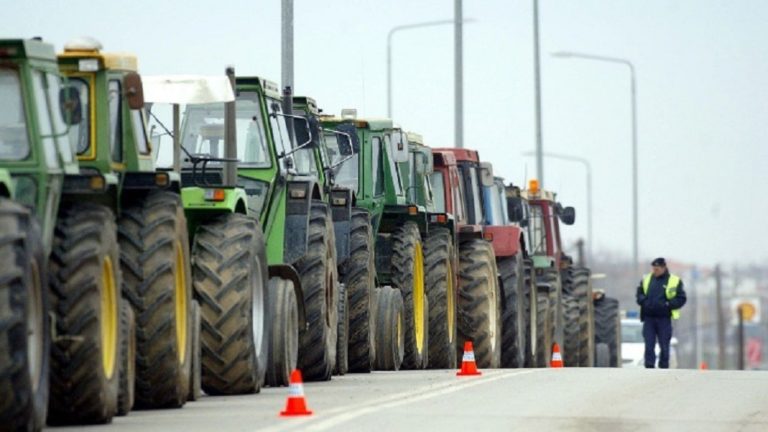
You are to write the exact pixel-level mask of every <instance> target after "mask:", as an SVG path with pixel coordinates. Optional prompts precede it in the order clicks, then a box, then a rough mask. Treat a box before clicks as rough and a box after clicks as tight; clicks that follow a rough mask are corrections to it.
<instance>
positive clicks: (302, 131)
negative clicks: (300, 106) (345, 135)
mask: <svg viewBox="0 0 768 432" xmlns="http://www.w3.org/2000/svg"><path fill="white" fill-rule="evenodd" d="M293 133H294V134H295V135H296V142H297V143H306V145H308V146H310V147H313V148H314V147H317V146H318V140H319V139H320V124H319V123H318V121H317V119H316V118H315V117H314V116H311V117H309V118H307V117H303V116H296V117H294V118H293ZM302 146H303V145H302Z"/></svg>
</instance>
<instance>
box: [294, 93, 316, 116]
mask: <svg viewBox="0 0 768 432" xmlns="http://www.w3.org/2000/svg"><path fill="white" fill-rule="evenodd" d="M293 103H294V105H300V106H302V107H303V108H305V109H306V110H307V111H309V113H310V114H314V115H318V114H320V110H319V109H318V108H317V102H315V100H314V99H312V98H311V97H309V96H294V97H293Z"/></svg>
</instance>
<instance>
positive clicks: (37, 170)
mask: <svg viewBox="0 0 768 432" xmlns="http://www.w3.org/2000/svg"><path fill="white" fill-rule="evenodd" d="M0 58H2V64H3V66H2V67H1V68H0V73H1V74H2V75H1V78H2V90H1V91H2V92H3V100H4V101H5V104H6V105H5V109H4V110H3V116H2V120H0V160H2V165H0V167H2V168H3V169H5V170H6V172H7V173H9V174H10V175H11V177H12V179H13V184H14V185H13V188H12V191H13V192H14V194H15V196H16V199H17V202H18V203H21V204H23V205H25V206H26V207H28V208H30V209H32V212H33V214H34V215H35V216H36V217H35V218H33V219H29V218H26V219H25V217H24V216H23V215H22V214H21V213H19V211H18V209H13V208H11V207H12V206H10V207H5V208H4V209H3V212H2V219H3V221H2V225H3V226H4V227H5V229H7V228H9V227H12V226H14V225H15V226H16V228H15V229H16V233H17V236H18V234H23V236H21V237H20V238H14V237H10V238H7V241H8V243H4V245H3V247H4V251H5V252H4V254H5V255H4V257H5V258H4V259H7V257H8V255H7V254H8V253H14V252H13V251H15V253H16V254H17V257H19V256H25V257H26V258H25V261H26V263H23V262H20V261H19V260H18V259H17V265H18V266H20V267H21V269H22V270H24V271H25V273H23V274H27V273H26V271H27V270H31V273H29V275H30V277H26V276H25V277H22V278H18V277H14V278H8V279H6V278H1V279H2V280H3V281H4V282H3V283H4V284H5V283H7V284H8V285H7V287H8V289H5V290H3V296H6V295H7V296H8V297H4V298H7V299H8V301H9V303H4V304H8V305H9V307H8V308H7V309H6V308H5V307H3V308H2V310H3V311H4V312H3V313H10V314H11V315H12V317H3V320H5V319H6V318H9V319H10V320H9V321H6V322H9V323H12V324H11V326H10V327H8V333H6V334H4V335H3V338H4V339H3V340H4V342H3V346H1V347H0V356H2V357H3V358H5V359H6V360H5V361H2V362H1V364H2V368H3V370H4V371H6V372H7V373H5V372H4V373H2V374H0V376H1V377H2V378H0V379H2V383H0V386H2V388H1V389H0V394H2V395H3V396H2V397H0V416H1V417H2V423H3V424H5V425H15V426H13V428H19V429H39V428H41V427H42V425H43V423H44V421H45V418H46V415H47V419H48V422H49V423H51V424H63V423H103V422H108V421H110V420H111V419H112V416H113V415H114V414H115V413H116V412H117V411H118V394H119V388H120V383H119V380H120V377H121V370H120V369H121V359H122V358H123V356H122V353H121V349H120V343H121V339H123V335H122V334H121V332H120V330H121V325H120V322H119V321H120V319H119V317H120V314H121V301H120V284H121V276H120V274H121V273H120V267H119V265H120V255H119V248H118V242H117V226H116V222H115V202H114V197H115V194H116V192H115V190H116V185H117V177H116V176H112V175H110V174H105V173H101V172H98V171H97V170H91V169H88V168H85V167H83V168H78V164H77V160H76V148H74V146H73V144H74V143H73V141H74V140H72V136H73V135H74V134H76V133H77V131H78V129H80V128H85V127H84V126H83V125H82V122H81V121H80V120H85V119H84V118H81V117H84V116H85V115H88V113H87V112H86V111H83V110H82V109H81V105H80V103H81V99H79V98H78V92H77V90H76V89H73V88H72V87H63V86H62V84H61V77H60V73H59V69H58V65H57V62H56V56H55V53H54V50H53V47H52V46H51V45H49V44H46V43H43V42H41V41H39V40H2V41H0ZM128 99H131V100H132V103H133V102H135V100H134V98H128ZM89 105H90V104H89ZM65 118H68V120H69V121H68V122H65V120H64V119H65ZM67 123H71V124H77V123H81V124H79V125H77V126H73V127H71V128H70V127H68V125H67ZM85 129H87V130H89V131H90V132H89V136H90V135H92V134H93V130H94V129H95V126H94V127H87V128H85ZM93 140H94V141H95V137H94V138H93ZM88 143H89V145H90V143H91V141H90V140H89V141H88ZM94 145H95V144H94ZM6 177H7V176H6ZM3 184H4V185H5V186H4V188H5V189H6V190H8V189H9V188H8V182H7V181H4V182H3ZM7 203H10V201H8V200H7V199H6V200H4V204H7ZM22 239H23V241H22ZM11 268H13V267H12V266H9V267H6V266H5V265H3V266H2V270H3V271H6V270H9V269H11ZM24 288H26V293H22V292H18V290H19V289H24ZM11 291H14V293H13V294H11ZM6 293H7V294H6ZM25 307H26V312H25V311H24V310H23V309H20V308H25ZM48 317H50V321H49V319H48ZM20 325H24V326H25V327H26V328H25V329H20V327H19V326H20ZM49 326H50V327H49ZM20 331H22V332H23V333H19V332H20ZM21 334H26V337H25V338H20V337H19V336H20V335H21ZM49 349H50V355H49ZM6 368H8V369H6ZM49 376H50V378H49ZM46 406H47V413H46Z"/></svg>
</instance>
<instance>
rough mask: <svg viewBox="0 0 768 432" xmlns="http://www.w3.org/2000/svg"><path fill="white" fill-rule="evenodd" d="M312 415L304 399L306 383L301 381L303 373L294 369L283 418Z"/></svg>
mask: <svg viewBox="0 0 768 432" xmlns="http://www.w3.org/2000/svg"><path fill="white" fill-rule="evenodd" d="M306 415H312V411H310V410H308V409H307V401H306V400H305V399H304V383H303V382H302V380H301V372H299V370H297V369H294V370H293V372H291V383H290V385H289V387H288V400H287V401H286V403H285V411H281V412H280V416H282V417H291V416H306Z"/></svg>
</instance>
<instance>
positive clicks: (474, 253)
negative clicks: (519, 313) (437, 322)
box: [430, 149, 502, 368]
mask: <svg viewBox="0 0 768 432" xmlns="http://www.w3.org/2000/svg"><path fill="white" fill-rule="evenodd" d="M470 153H471V154H473V157H474V159H475V161H477V153H476V152H468V151H465V150H458V149H433V158H434V172H433V173H432V175H431V179H430V180H431V181H430V183H431V186H432V190H433V199H434V201H435V210H436V211H438V212H445V213H448V214H451V215H453V218H454V224H455V227H456V229H455V232H456V236H457V239H456V240H457V244H458V245H459V265H458V269H459V283H458V286H459V289H458V295H457V299H456V310H457V312H458V320H457V321H458V322H457V327H458V344H457V348H458V349H459V350H460V349H461V347H463V345H464V343H463V342H464V341H472V342H473V344H474V349H475V360H476V361H477V364H478V366H480V367H483V368H495V367H499V366H500V365H501V347H502V338H501V331H502V325H501V304H502V303H501V302H502V299H501V289H500V287H499V283H498V278H497V274H498V270H497V268H496V260H495V255H494V250H493V245H492V244H491V242H489V241H488V240H486V238H485V235H486V234H485V233H484V227H483V217H482V213H483V212H482V203H481V201H480V196H481V187H482V186H481V183H480V177H481V176H480V175H479V171H481V169H480V168H479V166H478V165H477V164H475V165H473V166H469V165H466V164H464V163H463V162H462V166H461V167H460V164H459V163H458V161H457V160H459V159H461V160H462V161H463V160H466V159H468V158H469V156H468V155H469V154H470ZM465 165H466V166H465ZM488 177H490V178H491V179H492V174H490V173H488V174H487V175H485V176H483V178H485V179H487V178H488ZM491 235H492V234H490V233H489V234H488V236H491ZM489 238H490V237H489ZM449 313H450V312H449ZM460 354H461V353H460V352H457V356H458V355H460Z"/></svg>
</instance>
